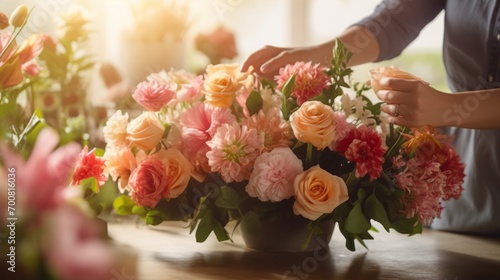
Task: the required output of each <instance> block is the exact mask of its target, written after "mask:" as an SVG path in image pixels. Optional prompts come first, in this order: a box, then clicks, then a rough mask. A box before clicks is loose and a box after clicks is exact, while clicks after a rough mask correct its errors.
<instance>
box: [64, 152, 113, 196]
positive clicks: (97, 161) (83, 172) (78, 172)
mask: <svg viewBox="0 0 500 280" xmlns="http://www.w3.org/2000/svg"><path fill="white" fill-rule="evenodd" d="M91 177H94V178H96V179H97V182H98V185H99V187H100V186H102V185H103V184H104V182H106V176H104V159H102V158H98V157H96V155H95V148H94V149H92V150H91V151H90V152H89V148H88V147H87V146H85V147H84V148H83V150H82V152H81V153H80V157H79V158H78V161H77V163H76V167H75V171H74V172H73V179H72V181H71V184H72V185H79V184H80V182H81V181H82V180H84V179H87V178H91Z"/></svg>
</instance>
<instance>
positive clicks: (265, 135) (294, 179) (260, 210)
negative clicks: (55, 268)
mask: <svg viewBox="0 0 500 280" xmlns="http://www.w3.org/2000/svg"><path fill="white" fill-rule="evenodd" d="M333 52H334V53H333V54H334V56H333V59H332V63H331V66H330V67H322V66H320V65H319V64H312V63H311V62H297V63H295V64H293V65H287V66H285V67H284V68H282V69H280V72H279V75H278V76H277V77H276V78H275V81H267V80H264V79H262V80H261V79H258V78H257V77H256V76H254V75H253V73H252V69H249V70H248V71H247V72H241V71H240V70H239V68H238V65H237V64H218V65H209V66H208V67H207V68H206V73H205V74H204V75H203V76H196V75H194V74H191V73H188V72H185V71H183V70H177V71H176V70H170V71H169V72H166V71H161V72H159V73H153V74H151V75H150V76H149V77H148V78H147V80H146V81H144V82H141V83H140V84H139V85H138V86H137V88H136V90H135V92H134V93H133V98H134V99H135V100H136V101H137V102H138V103H139V104H140V105H141V106H143V107H144V108H145V109H146V110H145V111H144V112H143V113H142V114H141V115H139V116H137V117H136V118H133V119H130V118H129V116H128V114H127V113H123V112H121V111H117V112H116V113H115V114H114V115H113V116H112V117H111V118H110V119H109V120H108V122H107V124H106V126H105V127H104V137H105V140H106V143H107V146H106V151H105V154H104V156H103V158H104V161H105V166H106V172H107V174H109V175H110V176H111V177H112V178H113V179H114V180H117V181H118V184H119V188H120V190H121V192H122V193H123V195H121V196H119V197H117V198H116V199H115V201H114V208H115V210H116V212H117V213H118V214H122V215H138V216H140V217H142V218H143V219H144V220H145V222H146V223H147V224H152V225H157V224H159V223H161V222H163V221H165V220H183V221H187V222H189V228H190V232H195V235H196V241H198V242H203V241H205V240H206V239H207V238H208V236H209V235H210V234H211V233H212V232H214V234H215V235H216V237H217V239H218V240H219V241H223V240H230V239H231V235H230V234H229V231H228V230H227V229H226V227H227V226H228V223H229V222H230V221H237V222H236V223H235V226H238V225H239V224H240V222H241V223H245V224H246V225H249V226H250V228H254V229H255V230H258V229H259V227H260V223H261V222H262V221H263V220H265V219H271V220H272V219H282V218H283V216H282V215H289V216H290V215H291V216H300V217H302V218H303V219H305V220H307V221H308V225H307V229H308V230H309V235H308V237H307V238H306V239H305V240H304V244H303V248H306V247H307V244H308V242H309V240H311V237H313V236H314V235H315V234H318V233H319V232H320V231H321V230H320V223H321V222H324V221H333V222H335V223H337V225H338V228H339V230H340V232H341V233H342V234H343V235H344V237H345V239H346V247H347V248H348V249H350V250H355V243H354V241H355V240H358V241H359V242H360V243H361V244H362V245H363V246H365V243H364V240H366V239H372V238H373V237H372V236H371V235H370V233H369V231H370V230H373V225H372V221H377V222H378V223H380V224H381V225H382V226H383V227H384V229H385V230H387V231H389V230H390V229H391V228H392V229H395V230H396V231H398V232H401V233H406V234H410V235H412V234H416V233H419V232H421V229H422V224H427V223H429V222H431V221H432V220H433V219H434V217H437V216H439V215H440V212H441V210H442V205H441V201H442V200H447V199H451V198H458V197H459V195H460V193H461V190H462V189H461V184H462V182H463V177H464V174H463V170H464V165H463V164H462V163H461V162H460V159H459V157H458V155H457V154H456V153H455V151H454V150H453V149H452V148H451V146H450V144H449V143H448V142H447V139H446V137H444V136H443V135H441V134H439V133H438V131H437V130H435V129H434V128H432V127H422V128H415V129H407V128H402V127H394V126H393V125H391V124H388V123H387V121H385V120H386V118H385V117H384V115H383V114H381V113H380V105H381V104H380V103H376V104H374V103H373V102H372V101H370V100H369V99H368V98H367V97H366V96H365V95H364V94H363V93H364V92H366V91H368V90H369V89H370V88H369V86H367V85H366V84H360V83H356V82H353V81H352V78H351V74H352V69H350V68H348V67H347V63H348V62H349V59H350V57H351V54H350V53H349V52H348V51H347V49H346V48H345V47H344V46H343V44H342V42H340V41H337V43H336V47H335V49H334V50H333ZM379 70H380V71H379V72H381V73H382V74H386V71H384V69H379ZM399 73H404V72H403V71H400V70H399ZM382 76H383V75H382ZM376 82H377V80H376V79H374V80H373V81H372V84H375V83H376Z"/></svg>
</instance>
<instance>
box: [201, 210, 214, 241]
mask: <svg viewBox="0 0 500 280" xmlns="http://www.w3.org/2000/svg"><path fill="white" fill-rule="evenodd" d="M214 220H215V219H214V216H213V214H212V211H211V210H210V209H208V208H207V211H206V212H205V215H203V217H201V218H200V223H199V224H198V227H197V229H196V242H200V243H201V242H205V240H207V238H208V236H209V235H210V233H211V232H212V231H213V230H214Z"/></svg>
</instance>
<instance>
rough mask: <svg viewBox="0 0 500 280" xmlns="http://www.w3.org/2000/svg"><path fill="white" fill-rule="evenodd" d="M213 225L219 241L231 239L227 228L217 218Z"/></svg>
mask: <svg viewBox="0 0 500 280" xmlns="http://www.w3.org/2000/svg"><path fill="white" fill-rule="evenodd" d="M213 227H214V233H215V236H216V237H217V240H218V241H219V242H220V241H226V240H229V239H230V237H229V233H228V232H227V230H226V229H225V228H224V227H223V226H222V224H221V223H219V221H217V220H216V219H214V221H213Z"/></svg>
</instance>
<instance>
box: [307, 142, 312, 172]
mask: <svg viewBox="0 0 500 280" xmlns="http://www.w3.org/2000/svg"><path fill="white" fill-rule="evenodd" d="M312 148H313V146H312V144H311V143H307V153H306V167H307V168H308V169H309V167H311V161H312V160H311V158H312Z"/></svg>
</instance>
